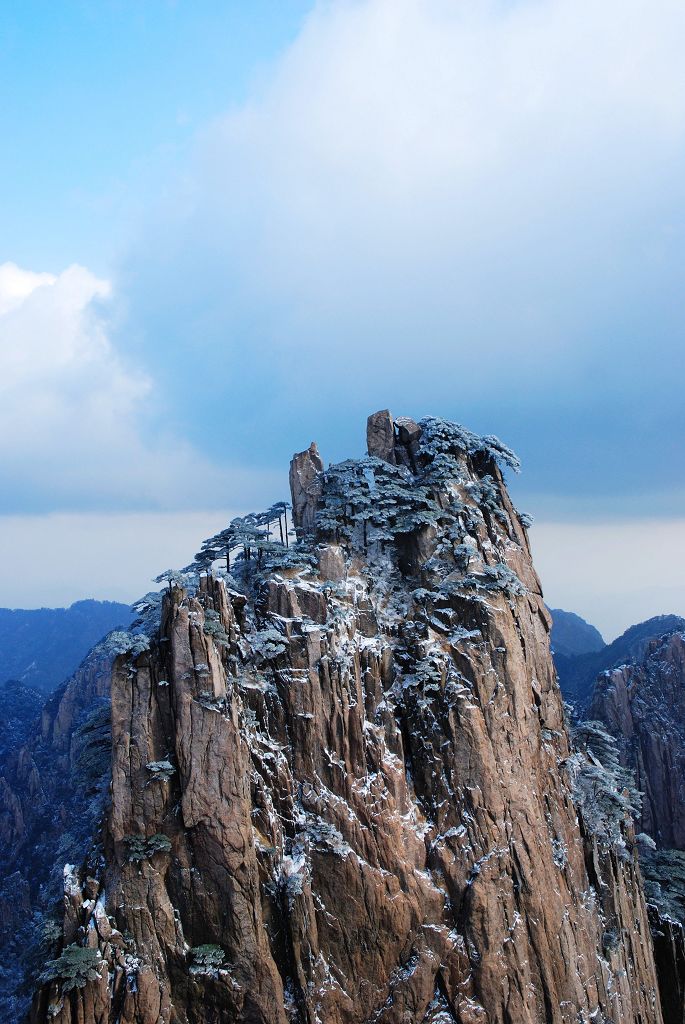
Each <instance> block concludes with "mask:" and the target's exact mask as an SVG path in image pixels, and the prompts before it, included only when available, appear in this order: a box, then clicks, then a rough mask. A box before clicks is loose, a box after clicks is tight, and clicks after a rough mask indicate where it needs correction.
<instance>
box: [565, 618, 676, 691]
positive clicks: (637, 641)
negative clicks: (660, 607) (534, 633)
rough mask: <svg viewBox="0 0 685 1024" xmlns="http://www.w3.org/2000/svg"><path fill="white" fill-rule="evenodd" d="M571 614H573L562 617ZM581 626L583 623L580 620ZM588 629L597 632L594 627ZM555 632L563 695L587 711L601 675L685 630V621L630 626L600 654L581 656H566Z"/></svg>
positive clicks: (589, 652)
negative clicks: (661, 639)
mask: <svg viewBox="0 0 685 1024" xmlns="http://www.w3.org/2000/svg"><path fill="white" fill-rule="evenodd" d="M559 611H560V609H557V610H556V611H553V612H552V617H553V618H554V616H558V615H559ZM569 614H572V613H568V612H563V613H562V615H569ZM580 622H581V623H582V622H584V620H582V619H580ZM585 625H588V624H587V623H585ZM589 628H590V629H594V627H592V626H590V627H589ZM555 629H556V623H555V625H554V626H553V627H552V646H553V649H554V651H553V654H554V664H555V666H556V670H557V675H558V676H559V683H560V685H561V689H562V692H563V694H564V697H565V698H566V700H569V701H572V702H573V703H575V704H577V705H579V706H580V707H586V706H587V705H588V704H589V702H590V700H591V697H592V691H593V687H594V683H595V679H596V678H597V676H598V675H599V674H600V673H601V672H606V671H608V670H609V669H612V668H616V667H617V666H619V665H624V664H627V663H629V662H632V661H635V660H637V659H639V658H641V657H642V655H643V654H644V653H645V651H646V650H647V647H648V646H649V643H650V641H651V640H653V639H654V638H655V637H660V636H664V635H665V634H666V633H673V632H675V631H682V630H685V619H684V618H682V617H681V616H680V615H655V616H654V617H653V618H651V619H647V620H646V622H639V623H637V624H636V625H634V626H631V627H630V628H629V629H627V630H626V631H625V633H622V634H621V636H619V637H617V639H616V640H614V641H613V642H612V643H610V644H607V645H606V646H604V647H602V648H600V649H599V650H587V651H585V652H584V653H578V654H569V653H567V651H565V650H564V646H563V643H562V644H558V643H557V638H556V635H555ZM562 637H563V633H562Z"/></svg>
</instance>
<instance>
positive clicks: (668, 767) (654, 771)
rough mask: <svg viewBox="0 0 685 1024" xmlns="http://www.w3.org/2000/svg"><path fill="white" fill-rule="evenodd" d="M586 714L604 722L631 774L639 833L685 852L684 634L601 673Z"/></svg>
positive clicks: (663, 640) (665, 639) (659, 642)
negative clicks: (638, 794)
mask: <svg viewBox="0 0 685 1024" xmlns="http://www.w3.org/2000/svg"><path fill="white" fill-rule="evenodd" d="M590 716H591V717H592V718H596V719H598V720H599V721H602V722H604V723H605V725H606V726H607V728H608V730H609V732H611V733H612V734H613V735H614V736H615V737H616V738H617V740H618V743H619V749H620V750H621V754H622V759H623V761H624V763H625V764H626V765H628V766H629V767H631V768H632V769H633V770H634V772H635V776H636V782H637V787H638V789H640V790H641V791H642V792H643V794H644V796H643V801H642V816H641V820H640V829H641V831H643V832H647V833H648V834H649V835H650V836H652V838H653V839H654V840H655V841H656V842H657V843H658V845H659V846H662V847H667V848H669V849H678V850H685V633H682V632H676V633H671V634H667V635H666V636H663V637H658V638H657V639H655V640H652V641H651V642H650V643H649V645H648V647H647V650H646V652H645V654H644V656H643V657H642V659H641V660H639V661H637V662H636V663H634V664H631V665H622V666H621V667H619V668H615V669H612V670H611V671H609V672H605V673H603V674H602V675H601V676H600V677H599V679H598V680H597V683H596V684H595V690H594V694H593V699H592V704H591V706H590Z"/></svg>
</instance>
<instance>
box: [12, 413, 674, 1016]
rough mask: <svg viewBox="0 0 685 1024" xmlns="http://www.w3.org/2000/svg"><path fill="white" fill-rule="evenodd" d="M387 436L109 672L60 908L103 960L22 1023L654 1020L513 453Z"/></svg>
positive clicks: (330, 474)
mask: <svg viewBox="0 0 685 1024" xmlns="http://www.w3.org/2000/svg"><path fill="white" fill-rule="evenodd" d="M388 415H389V414H388ZM409 422H410V423H411V421H409ZM398 423H401V421H398ZM403 425H405V426H407V436H406V437H405V438H404V440H403V438H402V437H401V436H396V435H395V427H394V425H393V433H392V437H393V451H392V453H391V452H390V451H389V449H388V448H387V447H386V449H384V451H385V455H390V454H392V458H386V457H385V456H382V455H381V453H380V447H379V446H375V447H374V446H372V445H371V444H370V450H371V454H372V457H371V458H369V459H366V460H361V461H359V462H347V463H343V464H341V465H340V466H337V467H331V469H329V470H328V471H326V472H325V473H324V472H323V471H322V470H320V469H319V470H318V471H317V473H316V475H315V476H314V477H313V478H310V479H309V483H308V484H307V485H306V486H304V488H303V489H304V490H305V491H307V493H318V496H317V500H316V508H315V513H314V515H313V521H312V530H313V533H312V535H310V537H309V538H308V540H307V542H306V543H305V542H304V541H301V542H300V543H299V544H297V545H295V546H294V547H292V546H291V548H290V549H289V550H288V552H287V558H286V554H285V553H284V555H283V562H282V564H281V565H280V566H279V565H278V564H277V562H278V560H277V559H273V558H271V561H270V562H269V564H268V566H267V565H266V564H262V563H260V562H259V561H258V560H257V559H254V558H253V559H252V560H251V562H250V563H249V564H248V563H247V562H246V563H245V564H244V566H243V568H242V569H241V567H240V565H239V564H238V565H237V567H235V568H234V573H235V574H236V575H237V576H238V577H239V578H238V580H237V585H238V586H239V588H240V590H241V591H242V593H237V592H236V590H234V589H232V588H233V586H234V584H235V581H232V582H231V585H230V587H229V586H227V585H226V584H225V583H224V582H222V581H221V580H218V579H214V578H212V577H211V576H210V577H207V576H206V575H205V576H202V577H201V578H200V579H199V580H198V581H197V584H196V586H195V587H194V588H191V591H190V592H189V591H188V590H182V589H180V588H173V589H171V590H170V591H169V592H168V594H167V595H166V598H165V601H164V606H163V612H162V617H161V622H160V625H159V631H158V633H157V634H156V636H155V637H154V639H153V642H152V644H151V648H150V650H149V651H147V652H145V653H143V654H141V655H139V656H138V657H137V658H120V659H119V660H118V661H117V663H116V665H115V669H114V672H113V678H112V729H113V764H112V806H111V812H110V814H109V819H108V824H107V830H106V836H105V853H106V855H105V858H104V862H103V863H102V864H101V865H100V867H99V868H98V870H97V871H96V872H94V873H93V874H91V875H88V873H87V870H86V869H85V868H84V869H81V870H79V871H75V872H72V873H71V874H70V875H69V877H68V879H67V885H66V895H65V907H66V911H65V936H64V942H65V943H67V944H68V943H70V942H78V943H81V944H86V945H87V946H89V947H90V948H92V949H93V950H94V951H99V954H100V956H101V958H102V959H101V960H98V959H97V954H96V953H94V954H93V956H94V957H95V961H94V962H95V967H94V968H93V970H92V972H91V973H92V975H94V976H93V977H90V978H88V979H87V980H84V983H83V985H82V986H81V987H77V988H74V989H73V990H72V991H70V992H67V993H65V992H60V985H59V982H58V981H54V982H52V983H51V984H46V985H45V986H44V987H43V988H42V989H41V991H40V992H39V993H38V995H37V997H36V1000H35V1003H34V1009H33V1015H32V1019H33V1021H35V1022H38V1021H40V1022H47V1021H48V1020H50V1021H52V1022H56V1024H76V1022H77V1021H78V1022H79V1024H95V1022H97V1024H104V1022H111V1024H114V1022H115V1021H117V1022H120V1024H134V1022H135V1024H160V1022H164V1024H167V1022H168V1024H171V1022H172V1021H173V1022H179V1024H181V1022H182V1024H201V1022H202V1024H218V1022H227V1024H228V1022H246V1024H247V1022H251V1024H286V1022H307V1024H315V1022H321V1024H362V1022H372V1021H373V1022H374V1024H414V1022H416V1024H419V1022H423V1024H438V1022H439V1024H445V1022H448V1021H454V1022H458V1024H485V1022H488V1024H539V1022H541V1021H544V1022H552V1024H571V1022H573V1024H578V1022H586V1024H589V1022H590V1021H604V1022H606V1024H608V1022H609V1021H613V1022H619V1021H620V1022H635V1024H637V1022H640V1024H648V1022H650V1024H651V1022H653V1024H660V1022H661V1021H662V1017H661V1012H660V1008H659V1006H660V1004H659V996H658V993H657V990H656V977H655V968H654V959H653V952H652V944H651V938H650V933H649V926H648V922H647V915H646V909H645V903H644V898H643V893H642V888H641V879H640V874H639V869H638V867H637V862H636V859H635V855H634V854H632V853H631V852H629V849H628V848H626V847H625V846H622V847H621V850H620V851H619V850H618V849H614V848H613V847H611V846H607V845H602V843H601V841H600V837H599V836H586V835H584V833H583V829H582V821H581V823H580V824H579V820H578V809H577V808H576V806H574V803H573V800H572V793H571V784H570V780H569V778H568V777H567V763H568V759H569V747H568V740H567V735H566V730H565V726H564V722H563V718H562V707H561V699H560V694H559V690H558V687H557V684H556V680H555V675H554V671H553V667H552V663H551V659H550V653H549V637H548V633H549V626H550V620H549V616H548V613H547V611H546V609H545V607H544V604H543V602H542V597H541V593H540V587H539V583H538V579H537V576H536V574H535V572H534V570H533V567H532V564H531V559H530V551H529V547H528V540H527V536H526V532H525V529H524V528H523V526H522V524H521V522H520V520H519V518H518V515H517V513H516V512H515V510H514V509H513V507H512V505H511V502H510V500H509V497H508V494H507V491H506V488H505V486H504V483H503V478H502V474H501V472H500V469H499V466H498V463H497V459H498V458H499V459H504V460H506V461H510V454H509V453H508V452H507V450H506V449H504V447H503V446H501V445H499V443H497V442H496V441H495V439H480V438H476V437H474V435H472V434H469V433H468V432H467V431H464V430H463V429H461V428H458V427H456V426H455V425H452V424H446V423H444V422H443V421H439V420H424V421H422V422H421V424H420V425H416V424H414V427H416V430H415V429H414V427H411V426H409V425H407V424H406V423H405V424H403ZM419 428H420V433H419V435H418V436H417V430H419ZM374 436H375V435H374ZM396 441H397V442H398V444H399V445H400V446H403V447H404V450H405V451H406V450H408V448H407V446H408V445H409V446H411V445H413V446H414V447H413V449H411V451H410V454H411V460H412V466H413V469H414V470H415V471H410V469H409V468H408V467H407V465H406V463H405V462H404V461H403V460H401V459H398V458H397V455H396V452H397V450H398V449H397V448H396V447H395V442H396ZM374 445H375V442H374ZM296 458H301V457H300V456H298V457H296ZM309 468H310V464H308V468H307V472H309ZM294 476H295V483H296V486H295V487H294V488H293V505H295V503H296V502H295V499H296V497H297V496H298V493H299V492H297V491H296V487H298V486H300V483H301V482H302V474H300V472H299V467H298V469H297V470H296V472H295V474H294ZM292 479H293V474H292V473H291V480H292ZM307 488H309V490H307ZM299 507H301V506H299ZM306 507H307V508H309V507H310V506H309V505H307V506H306ZM302 515H304V513H302ZM303 521H304V520H303V519H301V522H303ZM296 522H297V520H296ZM298 559H299V562H298ZM160 765H166V766H167V767H165V768H160ZM625 833H626V837H627V838H630V827H629V826H628V825H627V824H626V825H625ZM608 936H609V938H608Z"/></svg>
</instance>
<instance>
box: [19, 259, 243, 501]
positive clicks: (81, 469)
mask: <svg viewBox="0 0 685 1024" xmlns="http://www.w3.org/2000/svg"><path fill="white" fill-rule="evenodd" d="M110 294H111V287H110V284H109V283H108V282H107V281H103V280H101V279H99V278H97V277H95V276H94V275H93V274H92V273H90V271H88V270H87V269H85V268H84V267H79V266H72V267H69V268H68V269H67V270H65V271H64V272H62V273H61V274H58V275H52V274H36V273H32V272H29V271H24V270H20V269H19V268H18V267H16V266H15V265H14V264H11V263H10V264H7V263H6V264H4V265H3V266H2V267H0V472H1V473H2V478H3V506H4V508H5V509H6V510H7V509H8V508H10V509H11V508H12V507H15V508H22V507H24V508H31V507H35V506H38V507H43V508H45V507H47V508H64V507H67V508H69V507H71V508H81V509H82V508H87V507H89V506H96V507H112V506H123V507H127V508H145V507H150V506H152V507H158V508H184V507H185V508H188V507H190V508H193V507H197V506H198V504H199V505H202V504H204V502H205V500H206V498H205V497H204V495H208V496H211V497H210V500H211V501H216V502H222V501H225V500H226V499H227V497H228V496H229V494H230V489H231V488H232V487H234V486H240V484H241V483H243V484H245V483H246V482H248V481H250V479H251V476H252V477H255V476H256V475H251V474H249V473H246V472H244V471H243V472H242V473H241V472H240V471H238V472H235V473H234V474H233V475H232V476H231V475H230V474H229V473H228V472H227V473H220V472H219V470H218V469H217V468H216V467H215V466H213V465H212V464H211V463H210V462H209V460H208V459H206V458H205V457H203V456H202V455H200V454H199V453H198V452H196V451H194V450H193V448H192V447H191V446H190V445H189V444H187V443H185V442H184V441H183V440H181V439H179V438H178V437H177V436H175V432H174V430H173V428H172V429H166V430H164V429H163V428H160V420H163V416H162V415H160V413H165V414H166V416H167V418H168V419H169V420H170V421H171V422H172V424H173V410H169V409H167V410H160V409H159V407H157V406H156V397H155V392H154V388H153V384H152V381H151V380H150V378H149V377H148V376H146V375H144V374H143V373H141V372H140V371H139V370H137V369H135V368H132V367H130V366H128V365H125V364H124V363H123V362H122V360H121V358H120V357H119V356H118V354H117V352H116V351H115V349H114V348H113V346H112V343H111V341H110V338H109V325H108V307H107V306H106V305H105V300H107V299H108V298H109V296H110ZM151 406H152V410H151V409H150V407H151ZM151 413H152V414H151ZM252 482H253V483H254V480H252Z"/></svg>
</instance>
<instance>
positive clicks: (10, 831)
mask: <svg viewBox="0 0 685 1024" xmlns="http://www.w3.org/2000/svg"><path fill="white" fill-rule="evenodd" d="M132 639H133V638H131V637H129V635H128V634H111V635H110V637H109V638H108V639H107V640H105V641H103V642H101V643H100V644H98V645H97V646H96V647H95V648H94V649H93V650H92V651H91V652H90V654H89V655H88V657H87V658H86V659H85V660H84V662H83V663H82V665H81V666H80V667H79V668H78V670H77V671H76V672H75V673H74V675H73V676H72V677H71V678H70V679H69V680H68V681H67V682H66V683H65V684H64V685H63V686H61V687H60V688H59V689H58V690H57V691H56V692H55V693H54V694H53V696H52V697H51V698H49V700H48V701H47V702H46V703H44V700H45V698H44V697H43V696H42V695H41V694H39V693H38V692H37V691H35V690H31V689H30V688H29V687H25V686H22V684H20V683H17V682H16V681H14V682H10V683H7V684H6V685H5V687H4V688H3V690H0V693H1V694H2V696H3V716H2V720H1V721H0V1020H3V1021H8V1022H9V1021H18V1020H19V1019H20V1017H21V1015H22V1009H24V1010H26V1009H27V1008H28V1005H29V1003H30V992H31V988H30V987H29V986H31V985H35V978H36V974H37V971H38V969H39V967H40V966H41V964H42V962H43V961H44V960H45V958H46V956H47V955H48V954H49V951H50V948H51V941H54V937H55V931H56V930H57V931H58V932H59V933H61V916H62V899H63V878H62V876H63V868H64V864H65V863H66V862H68V861H70V860H72V859H77V860H78V861H79V862H80V861H82V860H83V858H84V856H85V855H86V854H87V852H88V850H89V848H90V846H91V839H92V837H93V836H94V835H97V832H98V830H99V826H100V824H101V819H102V815H103V813H104V809H105V798H106V795H107V791H108V788H109V778H110V763H111V730H110V712H109V697H110V677H111V665H112V660H113V658H114V656H115V655H116V653H117V652H118V651H121V650H125V649H127V648H129V647H130V645H131V642H132ZM58 921H59V923H60V926H59V928H58V925H57V922H58Z"/></svg>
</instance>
